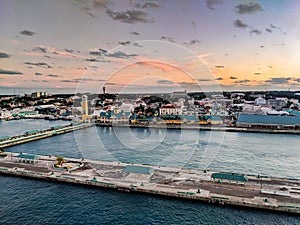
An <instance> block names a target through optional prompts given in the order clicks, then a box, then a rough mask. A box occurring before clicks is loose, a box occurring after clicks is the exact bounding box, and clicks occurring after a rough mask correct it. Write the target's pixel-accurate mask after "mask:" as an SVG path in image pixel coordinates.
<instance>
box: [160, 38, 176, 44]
mask: <svg viewBox="0 0 300 225" xmlns="http://www.w3.org/2000/svg"><path fill="white" fill-rule="evenodd" d="M160 39H161V40H164V41H168V42H172V43H174V42H175V41H174V40H173V38H172V37H167V36H161V37H160Z"/></svg>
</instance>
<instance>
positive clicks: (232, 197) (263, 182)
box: [0, 152, 300, 214]
mask: <svg viewBox="0 0 300 225" xmlns="http://www.w3.org/2000/svg"><path fill="white" fill-rule="evenodd" d="M7 154H8V155H7V156H6V157H3V158H0V174H6V175H15V176H23V177H31V178H38V179H44V180H48V181H59V182H67V183H74V184H82V185H90V186H98V187H104V188H112V189H115V190H119V191H125V192H142V193H148V194H154V195H163V196H171V197H176V198H184V199H191V200H199V201H204V202H208V203H215V204H222V205H234V206H243V207H252V208H259V209H267V210H273V211H281V212H289V213H296V214H299V213H300V192H299V193H298V191H297V190H300V180H297V179H287V178H273V177H263V178H262V177H261V178H257V177H256V176H254V175H245V176H246V177H247V178H248V182H247V183H246V184H245V185H244V184H237V183H234V182H223V183H220V182H213V180H212V179H211V175H212V172H210V171H201V170H198V169H190V168H171V167H162V166H155V165H142V164H128V163H122V162H104V161H93V160H87V159H85V160H84V161H82V159H66V161H67V162H71V163H73V164H74V165H78V166H77V167H76V168H75V167H74V168H69V169H67V168H60V169H56V168H55V167H54V164H55V163H56V160H55V157H53V156H52V157H51V156H40V158H39V160H38V161H37V163H36V164H25V163H21V162H19V161H18V158H17V157H16V156H17V154H16V153H9V152H7ZM128 167H130V170H128ZM132 169H140V172H139V171H136V172H134V171H132ZM128 171H130V172H128Z"/></svg>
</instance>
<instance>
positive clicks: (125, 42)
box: [119, 41, 131, 45]
mask: <svg viewBox="0 0 300 225" xmlns="http://www.w3.org/2000/svg"><path fill="white" fill-rule="evenodd" d="M130 43H131V42H130V41H119V44H120V45H129V44H130Z"/></svg>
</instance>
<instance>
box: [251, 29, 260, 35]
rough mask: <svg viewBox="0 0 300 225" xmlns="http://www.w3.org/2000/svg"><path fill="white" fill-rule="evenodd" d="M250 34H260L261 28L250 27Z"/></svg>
mask: <svg viewBox="0 0 300 225" xmlns="http://www.w3.org/2000/svg"><path fill="white" fill-rule="evenodd" d="M250 34H257V35H260V34H262V31H261V30H258V29H252V30H250Z"/></svg>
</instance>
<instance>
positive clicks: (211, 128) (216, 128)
mask: <svg viewBox="0 0 300 225" xmlns="http://www.w3.org/2000/svg"><path fill="white" fill-rule="evenodd" d="M96 126H99V127H120V128H123V127H124V128H133V129H135V128H137V129H139V128H143V129H178V130H180V129H182V130H199V131H201V130H202V131H221V132H244V133H270V134H298V135H299V134H300V130H283V129H280V130H270V129H253V128H252V129H248V128H243V127H226V126H214V125H212V126H193V125H181V126H176V125H174V126H172V125H171V126H166V125H148V126H143V125H141V126H139V125H130V124H118V123H115V124H112V125H111V126H109V125H103V126H102V125H97V124H96Z"/></svg>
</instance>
